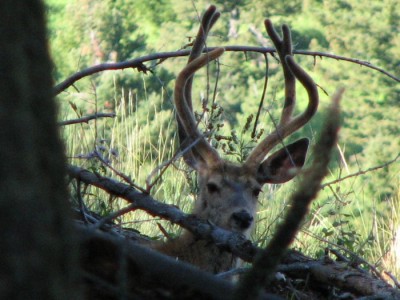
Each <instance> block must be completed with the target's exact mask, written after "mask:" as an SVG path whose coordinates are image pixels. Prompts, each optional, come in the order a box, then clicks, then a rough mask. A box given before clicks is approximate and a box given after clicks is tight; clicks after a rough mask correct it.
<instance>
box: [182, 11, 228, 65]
mask: <svg viewBox="0 0 400 300" xmlns="http://www.w3.org/2000/svg"><path fill="white" fill-rule="evenodd" d="M220 16H221V14H220V12H218V11H217V8H216V7H215V6H214V5H211V6H210V7H209V8H208V9H207V10H206V12H205V13H204V15H203V18H202V20H201V25H200V27H199V31H198V32H197V35H196V39H195V40H194V43H193V47H192V51H191V52H190V55H189V59H188V63H189V62H191V61H192V60H194V59H196V58H197V57H199V56H200V54H201V53H202V52H203V49H204V47H205V44H206V40H207V35H208V33H209V32H210V30H211V28H212V27H213V26H214V24H215V22H217V20H218V19H219V17H220Z"/></svg>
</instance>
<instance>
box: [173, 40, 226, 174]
mask: <svg viewBox="0 0 400 300" xmlns="http://www.w3.org/2000/svg"><path fill="white" fill-rule="evenodd" d="M224 51H225V49H223V48H217V49H215V50H213V51H211V52H209V53H208V54H204V55H203V56H200V57H198V58H196V59H195V60H193V61H192V62H190V63H189V64H188V65H186V67H185V68H184V69H183V70H182V71H181V72H180V73H179V75H178V77H177V79H176V83H175V93H174V95H175V99H174V100H175V107H176V111H177V115H178V118H179V120H180V123H181V126H182V127H183V130H184V131H185V133H186V138H187V139H188V140H189V141H190V142H191V143H193V142H195V141H196V140H197V139H199V141H198V143H197V145H196V146H195V147H194V148H195V150H196V152H197V153H198V154H199V155H200V158H201V159H202V160H203V161H204V162H205V163H206V164H207V165H209V166H213V165H216V164H218V163H219V162H220V161H221V158H220V157H219V155H218V152H217V150H215V149H214V148H213V147H211V145H210V144H209V143H208V142H207V141H206V139H205V138H204V137H202V134H201V133H200V131H199V130H198V128H197V122H196V120H195V118H194V115H193V110H192V109H191V107H189V105H188V101H187V99H186V93H185V89H186V85H187V82H188V81H189V80H190V78H191V77H192V76H193V74H194V73H195V72H196V71H197V70H199V69H200V68H202V67H203V66H205V65H206V64H207V63H208V62H210V61H211V60H215V59H217V58H218V57H220V56H221V55H222V54H223V53H224ZM193 167H195V163H193Z"/></svg>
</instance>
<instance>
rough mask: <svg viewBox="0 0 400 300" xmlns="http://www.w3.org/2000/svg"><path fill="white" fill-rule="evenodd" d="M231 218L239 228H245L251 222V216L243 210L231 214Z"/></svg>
mask: <svg viewBox="0 0 400 300" xmlns="http://www.w3.org/2000/svg"><path fill="white" fill-rule="evenodd" d="M232 219H233V221H234V222H235V223H236V225H237V226H238V227H239V228H240V229H247V228H249V227H250V225H251V223H252V222H253V216H252V215H251V214H249V213H248V212H247V211H245V210H241V211H239V212H235V213H233V214H232Z"/></svg>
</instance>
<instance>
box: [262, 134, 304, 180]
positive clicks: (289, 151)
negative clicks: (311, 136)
mask: <svg viewBox="0 0 400 300" xmlns="http://www.w3.org/2000/svg"><path fill="white" fill-rule="evenodd" d="M308 144H309V141H308V139H307V138H304V139H301V140H298V141H296V142H294V143H293V144H290V145H287V146H286V147H285V148H283V149H280V150H278V151H277V152H275V153H274V154H272V155H271V156H269V157H268V158H267V159H266V160H264V161H263V162H262V163H261V165H260V167H259V168H258V171H257V180H258V181H259V182H260V183H284V182H286V181H289V180H291V179H293V177H295V176H296V175H297V173H298V170H299V169H300V168H302V167H303V165H304V162H305V160H306V155H307V149H308Z"/></svg>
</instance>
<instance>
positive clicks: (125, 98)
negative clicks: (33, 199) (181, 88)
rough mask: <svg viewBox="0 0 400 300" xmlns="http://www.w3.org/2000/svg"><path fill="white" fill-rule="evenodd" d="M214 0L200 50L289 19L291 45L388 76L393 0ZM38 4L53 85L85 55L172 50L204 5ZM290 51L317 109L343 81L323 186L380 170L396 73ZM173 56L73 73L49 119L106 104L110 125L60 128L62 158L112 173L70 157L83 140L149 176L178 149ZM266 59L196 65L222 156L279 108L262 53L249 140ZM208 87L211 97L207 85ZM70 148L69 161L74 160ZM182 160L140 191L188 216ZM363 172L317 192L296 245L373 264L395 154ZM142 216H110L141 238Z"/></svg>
mask: <svg viewBox="0 0 400 300" xmlns="http://www.w3.org/2000/svg"><path fill="white" fill-rule="evenodd" d="M215 4H216V5H217V7H218V8H219V9H220V11H221V12H222V15H221V18H220V21H219V22H218V23H217V24H216V26H215V29H213V31H212V32H211V35H210V37H209V39H208V45H210V46H215V45H232V44H241V45H261V44H262V45H265V46H271V42H270V41H269V40H268V39H267V36H266V34H265V29H264V25H263V20H264V18H265V17H270V18H271V19H272V21H273V22H274V23H275V24H276V26H277V28H278V27H279V24H282V23H287V24H289V25H290V27H291V28H293V30H292V31H293V39H294V45H295V48H296V49H302V50H303V49H304V50H312V51H323V52H332V53H335V54H337V55H342V56H348V57H352V58H358V59H361V60H368V61H369V62H371V63H372V64H374V65H377V66H379V67H382V68H384V69H386V70H387V71H389V72H391V73H393V74H394V75H396V76H397V77H399V76H400V69H399V68H398V65H399V64H400V52H399V49H400V35H399V34H398V32H399V31H400V28H399V26H400V25H399V22H398V20H399V19H400V10H398V9H397V6H398V5H397V1H396V0H383V1H375V2H367V1H356V0H347V1H344V0H343V1H339V0H337V1H329V0H319V1H317V0H303V1H300V0H299V1H292V2H291V3H290V4H288V3H287V2H282V1H281V2H279V1H258V0H257V1H247V0H243V1H222V0H221V1H217V2H215ZM47 5H48V16H49V25H50V34H49V36H50V45H51V49H52V53H53V57H54V61H55V73H54V77H55V80H56V81H60V80H61V79H64V78H66V77H67V76H69V75H70V74H71V73H73V72H75V71H77V70H80V69H83V68H85V67H88V66H91V65H93V64H96V63H101V62H108V61H116V60H117V61H123V60H127V59H132V58H136V57H139V56H143V55H145V54H150V53H154V52H158V51H173V50H177V49H180V48H182V47H185V45H187V44H188V43H189V42H190V41H191V38H192V37H193V36H195V34H196V32H197V28H198V22H199V14H201V12H202V11H203V10H204V9H205V8H206V7H207V6H208V2H207V1H203V0H202V1H194V2H193V1H189V0H185V1H177V0H169V1H168V0H164V1H155V0H151V1H137V0H128V1H122V0H107V1H95V0H74V1H66V0H48V1H47ZM257 32H258V33H260V34H261V37H262V38H260V36H259V35H257ZM296 60H297V61H298V62H299V63H300V64H301V65H302V66H303V67H304V68H305V69H306V70H307V71H308V72H309V73H310V75H311V76H312V77H313V78H314V79H315V81H316V82H317V84H318V85H319V86H320V87H321V88H320V95H321V104H320V110H324V109H325V108H326V107H327V105H329V102H330V95H332V94H333V93H334V92H335V91H336V89H337V88H339V87H345V88H346V91H345V94H344V97H343V100H342V110H343V112H342V118H343V128H342V130H341V137H340V140H339V143H338V150H337V153H336V154H335V159H334V160H333V161H332V164H331V174H330V176H329V177H328V178H327V179H326V181H327V182H329V181H332V180H336V179H338V178H341V177H344V176H348V175H350V174H352V173H357V172H360V171H362V170H367V169H368V168H372V167H374V166H378V165H383V164H385V163H386V162H388V161H390V160H391V159H394V158H395V157H396V156H397V155H398V154H399V149H400V139H399V136H400V127H399V121H398V116H399V115H400V105H399V104H400V84H399V83H398V82H395V81H394V80H391V79H389V78H387V77H385V76H384V75H382V74H380V73H378V72H376V71H372V70H370V69H367V68H365V67H360V66H359V65H356V64H351V63H348V62H343V61H336V60H330V59H325V58H324V59H320V58H318V57H316V58H313V57H303V56H296ZM185 62H186V58H176V59H168V60H165V61H163V62H162V63H161V64H159V65H156V64H155V62H152V63H147V67H149V68H151V70H152V73H150V72H149V73H148V74H142V73H138V72H136V71H134V72H132V70H124V71H115V72H103V73H100V74H97V75H93V76H91V77H90V78H86V79H84V80H80V81H79V82H78V83H77V84H76V89H77V90H74V89H73V88H70V89H69V90H68V91H67V92H65V93H63V94H62V95H60V96H59V99H58V100H59V103H60V119H72V118H76V117H77V115H78V116H80V115H86V114H88V113H93V112H96V111H115V112H116V113H117V118H115V119H114V120H108V119H107V120H98V121H97V122H93V123H89V124H88V125H86V124H85V125H71V126H68V127H65V128H64V129H63V133H64V137H65V140H66V148H67V153H68V155H69V156H70V157H71V158H72V157H75V159H73V160H72V161H73V162H74V163H78V164H86V165H87V166H88V167H91V168H94V169H96V170H97V171H99V172H105V173H106V174H109V175H110V176H116V175H115V174H111V172H110V171H109V169H107V168H104V165H103V164H101V163H99V162H98V160H95V159H94V158H91V159H85V160H83V159H82V158H83V157H88V156H90V155H89V154H91V153H93V151H94V150H95V149H99V148H101V149H105V150H104V151H103V152H102V153H103V154H102V155H104V157H106V158H107V159H108V160H109V161H110V163H112V165H113V167H115V168H116V169H117V170H120V171H121V172H123V173H125V174H128V175H129V176H130V177H131V179H132V180H133V181H134V182H135V183H136V184H138V185H140V186H143V187H144V186H145V185H146V178H147V176H148V175H149V174H150V173H151V171H152V170H154V169H156V167H157V166H159V165H161V164H162V163H163V162H165V161H167V160H168V159H170V158H171V157H173V155H174V153H175V152H176V151H177V147H176V145H175V132H176V128H175V121H174V111H173V110H174V108H173V105H172V93H173V84H174V78H175V76H176V74H177V73H178V72H179V70H180V69H181V68H182V66H183V65H184V64H185ZM265 67H266V61H265V57H264V56H262V55H258V54H253V53H246V54H244V53H225V54H224V55H223V57H222V58H221V59H220V65H219V66H218V65H216V64H211V65H210V67H209V69H208V72H207V70H205V69H204V70H200V71H199V72H198V73H197V74H196V77H195V80H194V87H193V101H194V107H195V110H196V112H197V115H198V116H201V118H199V120H200V124H201V126H202V129H205V128H208V129H211V128H213V129H215V132H214V134H213V136H212V143H213V145H214V146H215V147H217V148H218V149H219V151H220V153H221V154H222V155H224V156H225V157H227V158H228V159H230V160H232V161H243V159H245V157H246V156H247V154H248V152H249V151H250V150H251V148H252V147H253V146H254V145H255V144H256V142H257V140H258V139H259V138H261V137H262V136H264V135H265V134H266V133H268V132H271V130H273V129H274V122H273V121H275V122H276V120H277V119H278V117H279V114H280V109H281V104H282V100H283V97H284V92H283V86H284V82H283V76H282V71H281V66H280V64H279V63H278V62H277V61H276V59H275V58H272V57H271V56H268V88H267V94H266V97H265V102H264V106H263V107H262V108H261V114H260V119H259V122H258V124H257V132H256V136H257V137H252V136H251V132H252V130H253V128H254V120H255V117H254V116H255V115H256V113H257V111H258V109H259V103H260V100H261V95H262V89H263V85H264V81H265V74H266V70H265ZM217 78H218V82H217V80H216V79H217ZM217 83H218V84H217ZM216 84H217V85H216ZM215 85H216V94H214V93H213V90H214V87H215ZM325 92H326V93H325ZM71 103H72V104H73V105H75V107H76V108H75V109H73V106H72V104H71ZM306 103H307V95H306V92H305V91H304V90H303V89H302V88H301V87H300V86H299V87H298V105H297V107H296V113H300V112H301V111H302V109H304V108H305V105H306ZM251 116H253V117H251ZM321 123H322V120H321V116H320V114H317V115H316V117H315V118H314V119H313V120H312V122H310V124H309V125H307V126H305V128H304V129H302V130H301V131H299V132H298V133H296V134H294V135H293V137H291V138H292V139H296V138H298V137H300V136H308V137H309V138H310V139H311V140H312V141H314V135H315V134H317V133H319V132H320V126H321ZM263 134H264V135H263ZM112 153H118V155H117V156H116V155H114V154H112ZM311 155H312V153H311ZM78 156H81V157H82V158H80V159H79V161H77V160H78V158H77V157H78ZM183 168H184V166H183V165H182V163H181V162H180V161H175V162H174V163H173V164H172V165H169V167H168V169H167V172H166V173H165V174H164V175H163V176H162V177H161V180H160V181H158V182H157V184H156V185H155V186H154V187H153V189H152V190H151V193H152V194H153V195H154V196H155V197H156V198H157V199H160V200H162V201H165V202H168V203H173V204H175V205H178V206H179V207H180V208H182V209H184V210H185V211H190V207H191V204H192V202H193V200H194V194H195V192H196V183H195V182H196V181H195V178H194V174H193V173H190V172H189V171H187V170H182V169H183ZM159 172H160V171H157V172H156V173H157V174H159ZM362 173H363V172H360V174H359V175H358V176H353V177H350V178H349V179H347V180H344V181H341V182H339V183H336V184H331V185H328V186H326V187H325V188H324V190H323V191H321V193H320V195H319V197H318V199H317V201H316V202H315V203H314V205H313V206H312V207H311V211H310V215H309V217H308V219H307V220H306V221H305V224H304V230H303V232H301V234H300V235H299V237H298V240H297V241H296V243H295V245H294V246H295V247H297V248H301V249H302V250H303V251H305V252H307V253H309V254H312V255H317V254H321V253H323V252H324V250H323V249H322V248H321V245H322V247H325V246H329V247H333V246H332V245H335V244H336V245H339V246H340V247H343V248H346V249H349V250H351V251H352V252H355V253H358V254H360V255H363V256H364V257H365V258H366V259H368V260H371V261H372V262H376V263H380V262H382V261H383V259H382V258H383V257H386V256H387V254H388V253H389V251H390V249H391V247H392V244H391V242H390V240H391V239H392V238H393V236H394V235H393V232H394V230H393V228H395V227H396V226H397V225H398V224H399V223H400V221H399V220H400V219H399V218H398V214H396V213H395V212H396V211H395V210H398V208H399V204H398V203H399V196H398V195H399V191H400V189H399V186H400V166H399V161H396V162H394V163H393V164H391V165H390V166H386V167H384V168H381V169H378V170H376V171H373V172H367V173H365V174H362ZM295 184H296V182H293V183H289V184H285V185H284V186H282V187H280V186H279V187H278V186H268V187H265V188H264V193H263V194H262V196H261V198H260V210H259V213H258V227H257V231H256V232H255V233H254V240H255V241H258V242H259V243H260V245H263V244H265V243H267V242H268V239H269V237H270V236H271V234H272V233H273V231H274V228H275V227H276V226H277V224H279V222H280V220H281V219H282V218H283V215H284V211H285V208H286V207H287V206H288V205H290V203H288V200H289V195H290V194H291V191H292V190H293V189H294V188H295ZM88 195H89V196H88V198H89V199H90V201H91V202H90V203H91V205H92V208H95V209H97V210H98V211H100V212H101V213H107V212H109V211H111V210H115V209H116V208H118V207H120V206H121V205H123V202H119V201H118V200H114V199H112V200H110V199H108V198H107V196H106V195H104V194H102V193H101V192H99V191H97V190H96V189H93V188H92V189H91V190H90V191H88ZM99 199H100V201H99ZM148 219H149V216H148V215H146V214H144V213H141V212H135V213H134V215H129V216H125V217H123V218H122V219H121V222H129V224H131V225H132V227H135V228H137V229H139V230H142V231H144V232H147V233H149V234H150V235H152V236H156V235H160V232H159V230H158V227H157V225H156V224H155V222H147V221H146V220H148ZM156 221H157V222H161V223H162V226H164V227H165V228H166V229H167V231H175V230H177V228H176V227H174V226H171V225H170V224H168V222H162V221H160V220H156ZM349 256H351V255H349Z"/></svg>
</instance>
